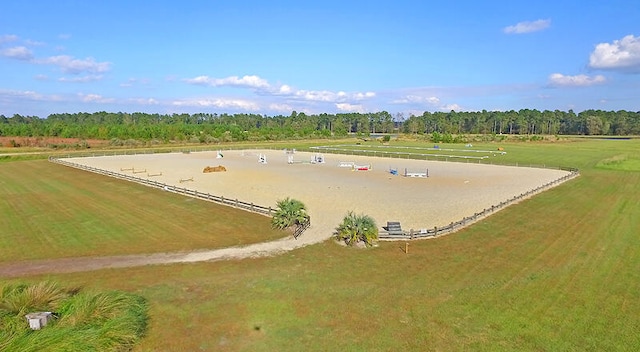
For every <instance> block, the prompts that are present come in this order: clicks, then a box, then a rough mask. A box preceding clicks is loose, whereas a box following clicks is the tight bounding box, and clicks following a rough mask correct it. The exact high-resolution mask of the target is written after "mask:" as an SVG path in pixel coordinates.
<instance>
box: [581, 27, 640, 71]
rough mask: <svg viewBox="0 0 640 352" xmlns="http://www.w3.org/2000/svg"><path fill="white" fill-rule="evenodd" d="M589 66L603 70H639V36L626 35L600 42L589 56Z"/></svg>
mask: <svg viewBox="0 0 640 352" xmlns="http://www.w3.org/2000/svg"><path fill="white" fill-rule="evenodd" d="M589 66H590V67H591V68H595V69H603V70H621V71H635V72H638V71H640V37H635V36H633V35H627V36H625V37H624V38H622V39H620V40H614V41H613V43H600V44H598V45H596V48H595V49H594V51H593V52H592V53H591V56H590V57H589Z"/></svg>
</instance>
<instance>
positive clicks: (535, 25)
mask: <svg viewBox="0 0 640 352" xmlns="http://www.w3.org/2000/svg"><path fill="white" fill-rule="evenodd" d="M550 25H551V20H549V19H547V20H536V21H525V22H519V23H516V24H515V25H513V26H507V27H504V28H503V31H504V32H505V33H507V34H523V33H531V32H537V31H541V30H544V29H547V28H549V26H550Z"/></svg>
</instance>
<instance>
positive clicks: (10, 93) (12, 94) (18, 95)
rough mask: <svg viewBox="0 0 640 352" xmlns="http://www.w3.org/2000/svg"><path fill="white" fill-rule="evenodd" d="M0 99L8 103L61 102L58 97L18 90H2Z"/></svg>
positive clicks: (0, 90)
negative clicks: (19, 101)
mask: <svg viewBox="0 0 640 352" xmlns="http://www.w3.org/2000/svg"><path fill="white" fill-rule="evenodd" d="M0 99H3V100H7V101H15V100H16V99H18V100H27V101H60V100H61V98H60V97H59V96H57V95H44V94H40V93H37V92H34V91H30V90H25V91H16V90H3V89H0Z"/></svg>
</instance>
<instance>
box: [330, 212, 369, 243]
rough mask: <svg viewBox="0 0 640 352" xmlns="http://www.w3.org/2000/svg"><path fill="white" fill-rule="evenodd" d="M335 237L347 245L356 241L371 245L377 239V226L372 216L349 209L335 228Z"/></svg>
mask: <svg viewBox="0 0 640 352" xmlns="http://www.w3.org/2000/svg"><path fill="white" fill-rule="evenodd" d="M336 238H337V239H338V240H340V241H344V242H345V243H346V244H347V245H349V246H353V245H354V244H356V243H357V242H364V244H365V245H367V246H371V245H373V242H374V241H375V240H377V239H378V227H377V226H376V222H375V220H373V218H372V217H370V216H368V215H356V214H355V213H354V212H352V211H350V212H349V213H347V215H346V216H345V217H344V219H343V220H342V223H341V224H340V225H339V226H338V227H337V228H336Z"/></svg>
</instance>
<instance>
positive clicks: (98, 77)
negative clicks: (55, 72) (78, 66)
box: [58, 75, 103, 83]
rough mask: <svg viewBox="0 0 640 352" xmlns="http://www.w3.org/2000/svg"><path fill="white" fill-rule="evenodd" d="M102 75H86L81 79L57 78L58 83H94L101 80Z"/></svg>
mask: <svg viewBox="0 0 640 352" xmlns="http://www.w3.org/2000/svg"><path fill="white" fill-rule="evenodd" d="M102 77H103V76H102V75H86V76H81V77H71V78H69V77H60V78H58V81H59V82H72V83H86V82H95V81H99V80H101V79H102Z"/></svg>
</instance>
